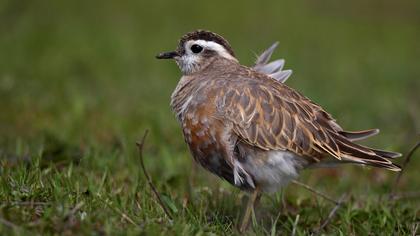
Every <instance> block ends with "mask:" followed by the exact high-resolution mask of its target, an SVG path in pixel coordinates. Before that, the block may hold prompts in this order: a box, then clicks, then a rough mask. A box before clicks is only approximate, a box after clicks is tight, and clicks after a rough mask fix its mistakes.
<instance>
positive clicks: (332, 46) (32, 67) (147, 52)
mask: <svg viewBox="0 0 420 236" xmlns="http://www.w3.org/2000/svg"><path fill="white" fill-rule="evenodd" d="M195 29H208V30H211V31H214V32H217V33H219V34H221V35H223V36H224V37H225V38H226V39H228V40H229V42H230V43H231V45H232V47H233V49H234V50H235V52H236V54H237V56H238V58H239V60H240V61H241V62H242V63H243V64H246V65H251V64H252V63H253V62H254V60H255V54H256V53H259V52H261V51H262V50H264V49H266V48H267V47H268V46H270V45H271V44H272V43H273V42H274V41H279V42H280V46H279V48H278V49H277V50H276V52H275V54H274V56H273V58H285V59H286V66H285V68H286V69H292V70H293V75H292V77H291V78H290V79H289V80H288V81H287V84H288V85H289V86H291V87H293V88H295V89H296V90H298V91H300V92H302V93H303V94H305V95H306V96H307V97H309V98H311V99H312V100H313V101H315V102H317V103H318V104H320V105H322V106H323V107H324V108H325V109H326V110H327V111H329V112H330V113H331V114H332V115H333V116H334V117H335V118H336V119H337V120H338V121H339V123H340V124H341V125H342V126H343V127H344V128H345V129H348V130H358V129H367V128H380V129H381V134H380V135H379V136H377V137H374V138H372V139H370V140H369V141H367V142H365V143H366V144H369V145H372V146H375V147H380V148H386V149H389V150H394V151H399V152H403V153H406V152H407V150H408V149H409V148H410V147H411V146H412V145H413V144H414V143H415V142H416V141H417V140H419V136H418V134H419V132H420V95H419V94H420V46H419V42H420V2H419V1H415V0H412V1H411V0H406V1H381V0H373V1H361V0H358V1H333V0H327V1H313V0H294V1H220V0H213V1H200V2H199V1H162V0H155V1H132V0H127V1H96V0H92V1H81V0H75V1H48V0H38V1H30V0H20V1H15V0H1V1H0V109H1V110H0V155H1V158H2V159H3V160H7V161H8V162H11V163H13V162H15V161H16V159H17V160H18V161H19V160H20V159H25V160H27V159H29V160H30V159H31V157H33V156H34V155H35V154H34V153H36V152H37V151H39V149H40V147H42V149H43V151H44V154H43V155H42V156H43V158H46V159H48V160H49V161H52V162H61V161H63V160H64V162H65V161H66V160H68V159H69V158H70V159H72V158H79V159H82V160H83V158H85V159H86V158H87V159H88V158H89V155H88V154H86V153H87V150H92V149H93V150H98V151H97V152H99V153H105V154H104V155H102V156H101V155H100V156H101V157H100V158H99V159H100V160H103V164H97V166H100V167H97V166H96V165H95V166H96V167H97V169H96V171H98V172H99V173H100V172H101V171H103V170H104V169H106V168H107V167H106V166H107V165H108V164H109V163H113V161H115V160H114V159H118V163H120V166H121V169H124V167H125V168H126V169H127V170H128V172H130V171H136V170H138V166H137V164H136V163H137V162H135V163H134V160H135V145H134V143H135V141H137V140H138V139H139V138H140V137H141V135H142V133H143V131H144V130H145V129H150V131H151V135H150V137H149V139H148V141H147V142H148V143H147V149H146V150H147V152H148V154H149V155H151V156H153V158H149V159H148V160H147V162H148V163H147V165H149V166H150V168H151V171H152V173H153V175H156V176H155V178H156V179H157V181H159V180H162V181H163V182H166V181H169V180H172V177H173V176H178V175H181V176H185V166H187V167H188V168H190V165H191V161H190V160H191V158H190V155H189V152H188V150H187V147H186V145H185V144H184V141H183V138H182V134H181V131H180V128H179V127H178V124H177V122H176V120H175V118H174V115H173V114H172V113H171V111H170V108H169V100H170V94H171V92H172V90H173V89H174V88H175V86H176V84H177V82H178V79H179V78H180V72H179V71H178V68H177V67H176V65H175V63H174V62H169V61H159V60H156V59H155V58H154V57H155V55H156V54H157V53H158V52H161V51H165V50H171V49H174V48H175V47H176V46H177V41H178V39H179V38H180V37H181V36H182V35H183V34H184V33H186V32H189V31H192V30H195ZM115 150H119V152H118V154H116V155H108V154H109V153H114V151H115ZM399 162H400V163H401V160H400V161H399ZM101 168H102V169H101ZM409 168H410V169H408V170H407V173H408V174H407V176H406V179H405V181H404V186H406V188H407V189H410V188H411V189H413V187H414V188H416V187H417V188H418V186H419V185H420V180H419V178H418V177H419V176H418V174H416V173H414V172H415V170H416V168H420V160H419V159H418V158H417V159H416V158H413V161H412V163H411V165H410V167H409ZM349 169H350V170H353V167H349ZM93 170H95V169H93ZM357 170H359V169H357ZM350 173H357V172H350ZM363 173H365V174H366V176H367V178H370V177H371V175H373V174H372V173H378V171H377V170H375V171H371V172H369V171H366V172H363ZM379 173H381V174H380V175H381V176H385V177H384V178H385V180H386V182H388V183H389V181H391V180H392V176H394V175H393V174H392V173H389V172H384V171H379ZM317 174H318V172H317ZM320 176H323V175H320ZM355 176H356V175H354V176H352V175H349V176H348V178H347V179H352V178H354V177H355ZM375 176H376V175H375ZM309 179H310V178H309ZM337 181H339V180H337ZM312 182H317V181H314V180H312ZM320 182H322V178H321V180H320ZM207 184H209V183H208V181H204V182H203V183H201V185H207ZM352 185H353V183H351V182H349V183H347V184H346V185H345V186H352ZM169 186H171V183H169ZM358 186H359V187H361V188H362V190H361V191H363V189H364V187H363V186H362V185H361V184H358ZM343 189H346V187H343Z"/></svg>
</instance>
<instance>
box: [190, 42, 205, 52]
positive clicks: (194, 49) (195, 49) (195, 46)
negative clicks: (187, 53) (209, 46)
mask: <svg viewBox="0 0 420 236" xmlns="http://www.w3.org/2000/svg"><path fill="white" fill-rule="evenodd" d="M191 51H192V52H193V53H199V52H201V51H203V47H201V46H200V45H198V44H193V45H192V46H191Z"/></svg>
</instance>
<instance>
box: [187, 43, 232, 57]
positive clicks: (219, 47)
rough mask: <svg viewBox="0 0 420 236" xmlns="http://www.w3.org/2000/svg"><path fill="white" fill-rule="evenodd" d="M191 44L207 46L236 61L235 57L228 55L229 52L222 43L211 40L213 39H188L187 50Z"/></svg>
mask: <svg viewBox="0 0 420 236" xmlns="http://www.w3.org/2000/svg"><path fill="white" fill-rule="evenodd" d="M193 44H198V45H200V46H202V47H203V48H208V49H211V50H213V51H216V52H217V53H218V54H219V55H220V56H222V57H224V58H227V59H230V60H235V61H237V59H236V58H235V57H233V56H232V55H230V53H229V52H228V51H227V50H226V49H225V47H223V46H222V45H220V44H218V43H216V42H213V41H206V40H202V39H199V40H190V41H188V42H187V44H186V45H187V47H186V48H187V50H191V49H190V47H191V46H192V45H193Z"/></svg>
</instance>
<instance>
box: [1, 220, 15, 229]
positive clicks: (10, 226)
mask: <svg viewBox="0 0 420 236" xmlns="http://www.w3.org/2000/svg"><path fill="white" fill-rule="evenodd" d="M0 223H1V224H3V225H5V226H7V227H9V228H12V229H18V226H17V225H15V224H13V223H12V222H10V221H8V220H6V219H3V218H1V217H0Z"/></svg>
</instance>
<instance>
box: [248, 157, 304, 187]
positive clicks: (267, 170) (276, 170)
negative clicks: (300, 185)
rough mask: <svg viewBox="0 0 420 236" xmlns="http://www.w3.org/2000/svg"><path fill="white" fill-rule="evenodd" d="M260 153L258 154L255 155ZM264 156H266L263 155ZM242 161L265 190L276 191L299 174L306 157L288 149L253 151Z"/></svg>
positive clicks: (255, 180) (256, 182)
mask: <svg viewBox="0 0 420 236" xmlns="http://www.w3.org/2000/svg"><path fill="white" fill-rule="evenodd" d="M255 155H258V156H255ZM262 156H264V157H262ZM245 159H246V160H245V161H244V162H243V163H241V164H242V166H243V168H244V170H245V171H246V172H248V173H249V174H250V175H251V176H253V179H254V182H255V184H257V185H259V186H260V187H261V188H262V190H263V191H264V192H275V191H278V190H279V189H280V188H281V187H283V186H285V185H286V184H287V183H289V182H290V181H291V180H292V179H295V178H297V177H298V175H299V170H301V169H302V168H303V167H304V166H305V164H306V161H305V159H303V158H301V157H299V156H297V155H295V154H293V153H291V152H288V151H261V152H257V153H256V152H253V153H250V155H248V156H247V158H245Z"/></svg>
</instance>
